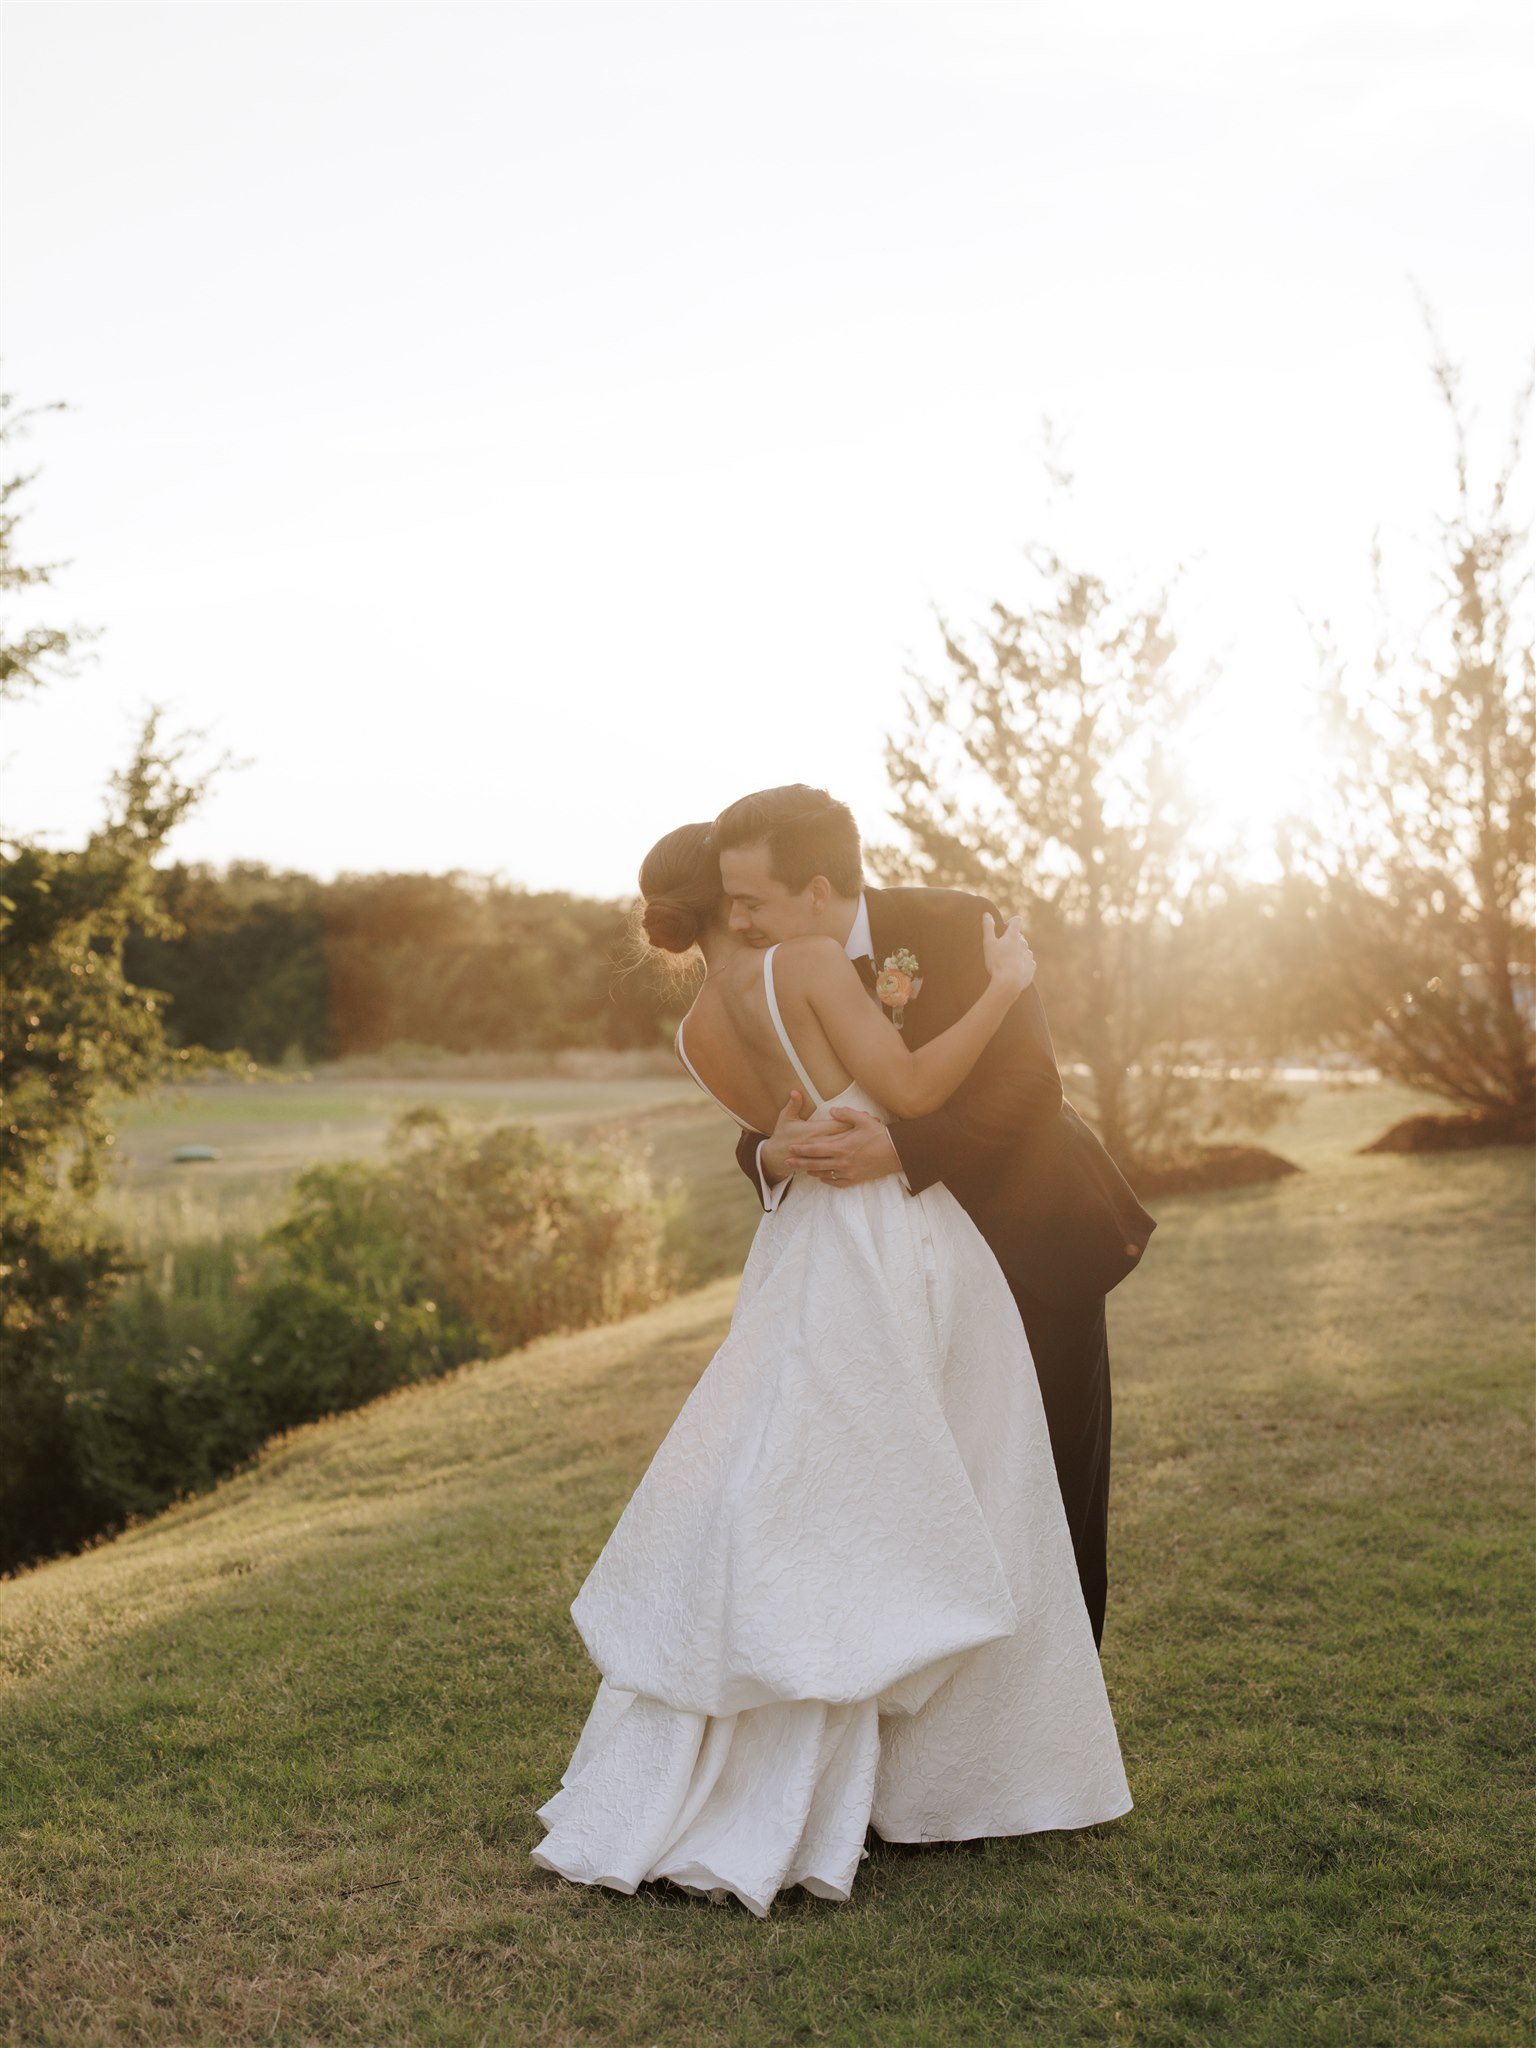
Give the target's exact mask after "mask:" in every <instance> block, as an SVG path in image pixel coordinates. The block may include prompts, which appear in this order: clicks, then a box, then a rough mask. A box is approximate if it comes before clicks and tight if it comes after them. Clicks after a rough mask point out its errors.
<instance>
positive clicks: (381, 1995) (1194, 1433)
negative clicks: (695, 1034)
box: [0, 1091, 1536, 2048]
mask: <svg viewBox="0 0 1536 2048" xmlns="http://www.w3.org/2000/svg"><path fill="white" fill-rule="evenodd" d="M1398 1113H1400V1109H1399V1105H1398V1104H1397V1102H1396V1101H1395V1100H1393V1099H1389V1098H1388V1097H1387V1096H1386V1095H1385V1094H1384V1093H1381V1092H1377V1091H1370V1093H1369V1098H1367V1097H1365V1096H1360V1095H1351V1096H1335V1095H1333V1094H1329V1093H1318V1094H1317V1095H1315V1096H1314V1097H1312V1098H1309V1102H1308V1105H1307V1110H1306V1114H1305V1116H1304V1117H1303V1119H1302V1120H1301V1122H1299V1123H1298V1124H1297V1125H1295V1126H1293V1127H1292V1128H1291V1129H1290V1130H1282V1131H1280V1132H1278V1133H1277V1134H1276V1135H1275V1137H1274V1140H1273V1142H1274V1143H1275V1144H1276V1145H1277V1148H1278V1149H1281V1150H1284V1151H1287V1152H1289V1153H1290V1154H1291V1156H1293V1157H1295V1158H1297V1159H1299V1160H1301V1161H1302V1163H1304V1164H1305V1165H1307V1166H1308V1168H1309V1171H1308V1172H1307V1173H1306V1174H1305V1175H1298V1176H1296V1177H1295V1178H1293V1179H1291V1180H1288V1181H1285V1182H1283V1183H1279V1184H1276V1185H1273V1186H1271V1187H1268V1188H1263V1189H1258V1190H1254V1191H1252V1192H1250V1193H1247V1194H1242V1195H1237V1196H1228V1197H1224V1198H1223V1197H1200V1198H1186V1199H1183V1200H1178V1201H1174V1200H1168V1201H1164V1202H1162V1203H1161V1204H1159V1205H1158V1214H1159V1217H1160V1223H1161V1227H1160V1229H1159V1231H1158V1233H1157V1236H1156V1237H1155V1239H1154V1240H1153V1246H1152V1249H1151V1251H1150V1252H1149V1254H1148V1258H1147V1262H1146V1265H1145V1267H1144V1268H1143V1270H1142V1271H1141V1272H1140V1273H1138V1274H1137V1276H1136V1277H1135V1278H1134V1279H1133V1280H1131V1281H1130V1282H1128V1283H1127V1284H1126V1285H1125V1286H1124V1287H1122V1288H1121V1289H1119V1290H1117V1292H1116V1294H1115V1295H1114V1296H1113V1297H1112V1301H1111V1318H1112V1324H1111V1327H1112V1338H1111V1342H1112V1351H1113V1356H1114V1367H1115V1398H1116V1435H1115V1459H1116V1464H1115V1480H1114V1491H1113V1508H1112V1524H1111V1600H1110V1615H1109V1625H1108V1631H1107V1634H1106V1639H1105V1648H1104V1663H1105V1672H1106V1678H1107V1682H1108V1686H1109V1692H1110V1697H1111V1700H1112V1702H1113V1703H1114V1707H1115V1711H1116V1716H1117V1719H1118V1723H1119V1727H1120V1732H1121V1740H1122V1745H1123V1748H1124V1751H1125V1758H1126V1767H1127V1772H1128V1774H1129V1777H1130V1782H1131V1789H1132V1793H1133V1795H1134V1797H1135V1800H1136V1808H1135V1811H1134V1812H1133V1813H1131V1814H1130V1815H1128V1816H1127V1817H1126V1818H1125V1819H1124V1820H1122V1821H1118V1822H1115V1823H1112V1824H1111V1825H1109V1826H1107V1827H1105V1828H1103V1829H1100V1830H1097V1831H1090V1832H1086V1833H1079V1834H1076V1835H1062V1836H1043V1837H1037V1838H1033V1839H1027V1840H1022V1841H1008V1840H997V1841H992V1842H988V1843H986V1844H983V1845H982V1846H981V1847H980V1848H979V1849H977V1848H947V1847H942V1846H938V1847H930V1848H927V1849H924V1850H920V1851H915V1852H912V1851H908V1852H898V1851H894V1850H890V1849H887V1848H885V1847H883V1846H882V1845H880V1844H879V1843H878V1842H874V1843H872V1849H873V1854H872V1856H871V1858H870V1860H869V1861H868V1862H866V1863H865V1864H864V1865H863V1866H862V1867H861V1870H860V1873H859V1876H858V1880H857V1885H856V1889H855V1893H854V1897H853V1899H852V1901H851V1902H850V1903H849V1904H847V1905H830V1904H828V1903H826V1902H824V1901H819V1900H815V1899H812V1898H810V1897H808V1896H807V1895H805V1894H804V1893H802V1892H798V1891H797V1892H793V1893H789V1894H785V1895H782V1896H781V1898H780V1900H779V1901H778V1903H777V1904H776V1906H775V1908H774V1911H773V1914H772V1916H771V1917H770V1919H769V1920H768V1921H766V1922H761V1923H760V1922H758V1921H755V1920H753V1919H752V1918H751V1917H750V1916H749V1915H748V1914H747V1913H746V1912H745V1911H744V1910H742V1909H740V1908H739V1907H736V1906H733V1905H731V1906H712V1905H710V1904H709V1903H708V1902H707V1901H704V1900H699V1899H694V1898H692V1897H690V1896H688V1895H686V1894H684V1893H681V1892H678V1891H676V1890H674V1889H672V1888H670V1887H667V1886H652V1887H648V1888H646V1889H644V1890H642V1892H641V1893H640V1894H639V1895H638V1896H636V1897H635V1898H633V1899H625V1898H622V1897H619V1896H617V1895H616V1894H613V1893H611V1892H606V1891H602V1890H586V1889H584V1888H581V1887H577V1886H572V1885H568V1884H565V1883H563V1882H562V1881H561V1880H559V1879H557V1878H555V1877H552V1876H550V1875H548V1874H547V1873H544V1872H542V1871H539V1870H537V1869H536V1868H535V1867H534V1866H533V1865H531V1864H530V1863H529V1861H528V1850H529V1849H530V1847H531V1846H532V1845H533V1844H534V1843H535V1842H536V1841H537V1840H538V1839H539V1838H540V1836H541V1834H542V1829H541V1828H540V1827H539V1825H538V1823H537V1821H536V1820H535V1819H534V1815H533V1810H534V1808H535V1807H536V1806H537V1805H539V1804H540V1803H541V1802H542V1801H543V1800H544V1799H545V1798H547V1797H548V1796H549V1794H550V1793H551V1792H552V1791H553V1790H554V1788H555V1786H556V1784H557V1783H558V1779H559V1773H560V1770H561V1768H562V1767H563V1765H564V1764H565V1762H566V1760H567V1758H568V1756H569V1754H570V1750H571V1747H572V1745H573V1743H574V1741H575V1738H576V1735H577V1732H578V1730H579V1728H580V1725H581V1721H582V1719H583V1717H584V1715H585V1713H586V1710H587V1707H588V1705H589V1703H590V1700H591V1695H592V1690H593V1687H594V1685H595V1679H596V1675H595V1673H594V1672H593V1671H592V1669H591V1667H590V1666H589V1664H588V1662H587V1659H586V1655H585V1652H584V1651H583V1649H582V1646H581V1643H580V1641H579V1639H578V1637H577V1636H576V1633H575V1629H574V1626H573V1624H572V1623H571V1620H570V1616H569V1613H568V1608H569V1603H570V1601H571V1599H572V1597H573V1596H574V1594H575V1592H576V1589H577V1587H578V1586H579V1585H580V1583H581V1580H582V1578H583V1577H584V1575H585V1573H586V1571H587V1569H588V1567H589V1565H590V1563H591V1561H592V1559H593V1558H594V1557H595V1555H596V1553H597V1551H598V1549H599V1548H600V1547H601V1544H602V1542H603V1540H604V1538H605V1537H606V1535H607V1533H608V1531H609V1529H610V1528H611V1527H612V1524H613V1521H614V1519H615V1518H616V1516H617V1514H618V1512H619V1510H620V1508H621V1507H622V1505H623V1503H624V1500H625V1499H626V1498H627V1496H628V1493H629V1491H630V1490H631V1488H632V1487H633V1485H634V1483H635V1481H636V1479H637V1478H638V1476H639V1474H640V1472H641V1471H642V1470H643V1468H644V1466H645V1463H646V1461H647V1459H648V1458H649V1456H650V1454H651V1451H652V1450H653V1448H654V1446H655V1444H656V1443H657V1441H658V1440H659V1438H660V1437H661V1435H662V1434H663V1433H664V1432H665V1430H666V1428H667V1427H668V1425H669V1423H670V1421H671V1419H672V1417H673V1416H674V1415H675V1413H676V1411H677V1408H678V1406H679V1404H680V1402H681V1401H682V1399H683V1398H684V1396H685V1394H686V1392H687V1390H688V1388H689V1387H690V1386H691V1385H692V1383H693V1381H694V1379H695V1378H696V1377H697V1375H698V1373H699V1371H700V1370H701V1369H702V1367H703V1365H704V1364H705V1363H706V1361H707V1359H708V1358H709V1356H710V1354H711V1352H712V1350H713V1348H714V1346H715V1345H716V1344H717V1343H718V1341H719V1339H720V1336H721V1334H722V1333H723V1330H724V1327H725V1324H726V1321H727V1318H728V1315H729V1311H730V1303H731V1297H732V1284H731V1282H730V1280H729V1279H723V1280H720V1281H718V1282H716V1283H714V1284H712V1285H711V1286H709V1287H706V1288H705V1289H703V1290H702V1291H700V1292H698V1293H695V1294H692V1295H689V1296H686V1297H684V1298H682V1299H680V1300H678V1301H675V1302H673V1303H670V1304H669V1305H667V1306H666V1307H664V1308H661V1309H658V1310H656V1311H654V1312H652V1313H651V1314H649V1315H647V1316H644V1317H641V1318H638V1319H636V1320H635V1321H633V1322H631V1323H628V1324H624V1325H621V1326H618V1327H616V1328H611V1329H606V1330H598V1331H592V1332H588V1333H585V1334H582V1335H579V1336H575V1337H566V1338H559V1339H551V1340H547V1341H545V1342H543V1343H541V1344H539V1345H537V1346H534V1347H533V1348H531V1349H530V1350H528V1351H526V1352H524V1353H522V1354H519V1355H517V1356H515V1357H513V1358H510V1359H505V1360H501V1361H498V1362H495V1363H491V1364H485V1365H477V1366H470V1367H466V1368H464V1369H463V1370H462V1371H460V1372H459V1373H458V1374H456V1375H455V1376H454V1377H453V1378H451V1379H450V1380H448V1381H446V1382H443V1383H441V1384H439V1385H436V1386H431V1387H426V1388H418V1389H412V1390H409V1391H405V1392H402V1393H400V1394H397V1395H394V1396H392V1397H390V1398H389V1399H387V1400H385V1401H382V1402H380V1403H378V1404H377V1405H376V1406H375V1407H373V1408H371V1409H368V1410H366V1411H363V1412H362V1413H360V1414H357V1415H353V1416H348V1417H344V1418H340V1419H338V1420H336V1421H334V1422H330V1423H326V1424H322V1425H319V1426H316V1427H314V1428H311V1429H307V1430H304V1431H301V1432H298V1433H297V1434H295V1435H294V1436H293V1437H291V1438H289V1439H287V1440H285V1441H284V1442H282V1443H281V1444H279V1445H277V1446H274V1447H273V1448H272V1449H271V1450H270V1451H269V1452H268V1454H267V1455H266V1457H265V1458H264V1460H263V1461H262V1463H261V1464H260V1465H259V1466H258V1467H257V1468H256V1469H254V1470H252V1471H250V1472H248V1473H246V1474H244V1475H242V1476H240V1477H238V1478H237V1479H235V1480H233V1481H231V1482H229V1483H228V1484H226V1485H225V1486H223V1487H221V1488H220V1489H219V1490H218V1491H217V1492H216V1493H215V1494H213V1495H210V1496H208V1497H206V1498H204V1499H201V1500H198V1501H195V1502H190V1503H188V1504H186V1505H185V1506H183V1507H182V1508H180V1509H178V1510H174V1511H172V1512H171V1513H169V1514H167V1515H165V1516H163V1517H161V1518H159V1519H158V1520H157V1521H155V1522H153V1523H151V1524H148V1525H146V1526H145V1527H143V1528H140V1529H137V1530H133V1531H131V1532H129V1533H128V1534H127V1535H126V1536H123V1537H121V1538H119V1539H117V1540H116V1541H115V1542H112V1543H110V1544H107V1545H105V1546H103V1547H102V1548H100V1549H99V1550H97V1551H94V1552H91V1553H89V1554H87V1555H85V1556H83V1557H80V1558H75V1559H70V1560H65V1561H61V1562H59V1563H56V1564H53V1565H48V1566H45V1567H43V1568H41V1569H40V1570H38V1571H36V1572H34V1573H32V1574H30V1575H29V1576H26V1577H23V1578H21V1579H18V1580H15V1581H11V1582H7V1583H4V1584H0V1779H3V1787H0V2040H4V2041H8V2042H27V2043H71V2044H73V2043H102V2044H106V2043H113V2044H117V2043H125V2042H133V2043H146V2044H148V2043H157V2044H158V2043H162V2042H163V2043H172V2042H174V2043H196V2044H200V2048H201V2044H207V2043H212V2042H214V2041H217V2040H221V2039H227V2040H232V2041H238V2042H256V2041H277V2042H291V2043H299V2042H314V2041H338V2042H341V2041H353V2042H369V2043H391V2044H393V2043H407V2042H410V2043H415V2042H423V2043H455V2044H459V2043H463V2044H469V2043H498V2044H499V2043H521V2042H546V2043H552V2044H553V2043H574V2042H583V2043H594V2044H596V2043H603V2044H607V2043H623V2044H634V2048H641V2044H647V2043H652V2042H656V2043H661V2042H666V2043H667V2044H669V2048H670V2044H689V2048H692V2044H696V2043H697V2044H703V2043H733V2044H734V2043H752V2044H758V2043H762V2044H769V2043H772V2044H778V2043H783V2042H798V2041H803V2042H832V2043H849V2044H852V2043H875V2044H879V2048H886V2044H897V2048H930V2044H939V2048H943V2044H948V2043H950V2042H958V2041H964V2042H973V2041H974V2042H989V2043H990V2042H996V2041H1008V2042H1030V2043H1042V2044H1048V2048H1058V2044H1062V2048H1064V2044H1073V2043H1079V2042H1084V2043H1086V2042H1108V2043H1128V2044H1143V2043H1145V2044H1188V2048H1197V2044H1198V2048H1206V2044H1210V2043H1222V2044H1225V2043H1229V2042H1230V2043H1237V2044H1260V2043H1263V2044H1274V2048H1282V2044H1283V2048H1292V2044H1304V2048H1305V2044H1313V2043H1319V2044H1340V2048H1343V2044H1349V2048H1355V2044H1362V2048H1364V2044H1377V2043H1380V2044H1388V2043H1391V2044H1399V2043H1402V2044H1407V2043H1415V2044H1417V2043H1423V2044H1425V2048H1439V2044H1458V2048H1476V2044H1490V2048H1491V2044H1498V2048H1505V2044H1510V2048H1514V2044H1525V2043H1527V2042H1529V2040H1530V2038H1531V2033H1532V2019H1533V2016H1536V2015H1533V2010H1532V2001H1531V1998H1530V1995H1529V1994H1528V1992H1527V1991H1526V1990H1525V1989H1524V1988H1523V1987H1524V1982H1525V1979H1526V1975H1527V1973H1528V1972H1529V1969H1530V1966H1531V1964H1532V1961H1533V1958H1532V1957H1531V1955H1530V1950H1529V1937H1528V1933H1527V1927H1528V1924H1529V1909H1530V1903H1531V1902H1530V1898H1529V1846H1530V1845H1529V1833H1528V1827H1527V1824H1526V1822H1527V1819H1528V1809H1527V1811H1526V1813H1525V1814H1523V1812H1522V1798H1523V1797H1524V1796H1525V1795H1524V1794H1523V1790H1522V1787H1523V1785H1524V1784H1528V1782H1529V1763H1530V1754H1531V1747H1532V1745H1531V1740H1530V1737H1531V1709H1530V1691H1529V1676H1530V1672H1529V1652H1528V1643H1529V1630H1530V1594H1531V1590H1532V1588H1531V1576H1532V1575H1531V1569H1530V1558H1531V1551H1530V1534H1531V1517H1530V1477H1531V1444H1530V1430H1529V1418H1528V1409H1529V1391H1530V1366H1531V1338H1530V1299H1529V1273H1530V1252H1531V1176H1530V1167H1529V1163H1528V1161H1527V1160H1526V1159H1525V1158H1524V1157H1523V1156H1521V1155H1519V1154H1516V1153H1511V1152H1504V1153H1485V1154H1469V1155H1463V1156H1460V1157H1447V1158H1442V1159H1432V1160H1431V1159H1403V1158H1390V1159H1388V1158H1381V1159H1361V1158H1358V1157H1356V1156H1354V1154H1353V1152H1352V1151H1351V1150H1350V1149H1349V1148H1350V1147H1352V1146H1354V1145H1357V1144H1358V1143H1360V1142H1363V1141H1364V1140H1365V1139H1366V1138H1368V1137H1370V1136H1372V1135H1374V1133H1375V1132H1376V1131H1378V1130H1380V1129H1381V1128H1382V1126H1383V1125H1384V1124H1385V1123H1386V1122H1388V1121H1390V1120H1391V1117H1392V1116H1393V1115H1395V1114H1398ZM655 1129H656V1131H657V1132H660V1131H661V1130H662V1126H661V1125H658V1126H656V1127H655ZM656 1144H657V1150H658V1155H660V1154H661V1153H662V1152H663V1151H664V1149H665V1146H668V1145H669V1146H671V1147H673V1156H674V1158H676V1159H677V1160H678V1161H679V1162H683V1163H686V1161H687V1160H688V1159H690V1158H691V1159H693V1161H694V1164H695V1165H696V1166H698V1167H699V1168H700V1169H702V1170H704V1171H705V1172H706V1174H707V1175H709V1176H714V1178H712V1179H706V1181H705V1182H704V1183H703V1186H704V1188H705V1199H704V1201H703V1204H702V1207H701V1209H700V1219H701V1221H700V1226H699V1227H701V1228H704V1229H705V1231H706V1236H707V1238H708V1241H709V1242H710V1243H712V1244H713V1245H714V1246H715V1247H716V1249H717V1251H718V1252H719V1254H720V1255H721V1256H722V1257H724V1256H725V1254H726V1250H727V1247H728V1245H732V1244H734V1245H737V1247H738V1254H739V1231H740V1227H741V1223H742V1220H743V1219H745V1221H746V1223H747V1225H748V1226H749V1225H750V1214H749V1212H748V1211H746V1210H741V1211H732V1212H731V1214H730V1215H727V1214H726V1213H725V1211H724V1209H723V1207H722V1206H721V1204H720V1203H719V1202H718V1201H717V1200H716V1196H717V1195H719V1194H721V1193H723V1191H724V1190H725V1189H726V1188H728V1187H729V1186H730V1181H729V1176H730V1174H731V1173H733V1172H734V1169H733V1168H731V1167H730V1164H729V1150H730V1132H729V1130H728V1129H727V1128H725V1127H724V1126H723V1125H702V1124H701V1125H699V1126H698V1127H697V1129H696V1130H694V1129H692V1128H690V1130H689V1131H687V1132H684V1131H683V1127H682V1126H681V1125H679V1126H677V1127H676V1128H675V1129H667V1130H666V1131H665V1138H664V1142H663V1137H662V1136H660V1135H658V1136H657V1137H656ZM722 1158H723V1160H724V1164H723V1165H722V1164H721V1161H722ZM743 1186H744V1183H743ZM710 1190H714V1193H710V1192H709V1191H710ZM748 1201H750V1195H748Z"/></svg>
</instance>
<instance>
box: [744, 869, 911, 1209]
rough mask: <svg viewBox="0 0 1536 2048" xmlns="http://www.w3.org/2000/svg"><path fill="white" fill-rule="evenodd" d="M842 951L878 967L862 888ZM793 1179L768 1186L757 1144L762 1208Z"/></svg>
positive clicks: (908, 1185)
mask: <svg viewBox="0 0 1536 2048" xmlns="http://www.w3.org/2000/svg"><path fill="white" fill-rule="evenodd" d="M843 951H844V952H845V953H846V954H847V955H848V958H849V959H850V960H862V959H863V958H864V957H865V955H866V954H867V955H868V957H869V959H870V960H871V961H872V962H873V964H874V966H875V967H876V968H877V969H878V968H879V965H880V963H879V961H878V960H876V959H875V942H874V939H873V938H872V937H871V935H870V929H869V902H868V899H867V898H866V896H865V894H864V891H863V890H862V889H861V890H860V891H859V907H858V909H857V911H856V912H855V913H854V919H853V929H852V930H851V931H850V932H849V934H848V936H847V938H846V939H845V940H844V941H843ZM767 1142H768V1141H767V1139H766V1138H765V1139H764V1140H763V1144H766V1143H767ZM891 1149H892V1151H894V1150H895V1149H896V1148H895V1146H894V1145H893V1146H892V1147H891ZM793 1179H794V1175H793V1174H789V1175H788V1176H787V1177H786V1178H785V1179H783V1180H781V1181H777V1182H775V1184H774V1185H773V1186H772V1187H770V1186H769V1185H768V1180H767V1177H766V1175H765V1174H764V1172H763V1146H762V1145H759V1146H758V1148H757V1184H758V1186H759V1187H760V1188H761V1189H762V1193H763V1208H764V1209H765V1210H766V1211H767V1212H768V1213H769V1214H770V1215H771V1214H772V1212H773V1211H774V1210H775V1209H777V1207H778V1206H779V1198H780V1197H781V1196H782V1194H783V1193H784V1190H785V1189H786V1188H787V1187H788V1186H789V1183H790V1181H792V1180H793ZM901 1184H902V1186H903V1187H904V1188H905V1189H906V1191H907V1193H908V1194H909V1195H910V1194H911V1192H912V1185H911V1182H910V1181H909V1180H908V1179H907V1176H906V1175H905V1173H903V1174H902V1176H901Z"/></svg>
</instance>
